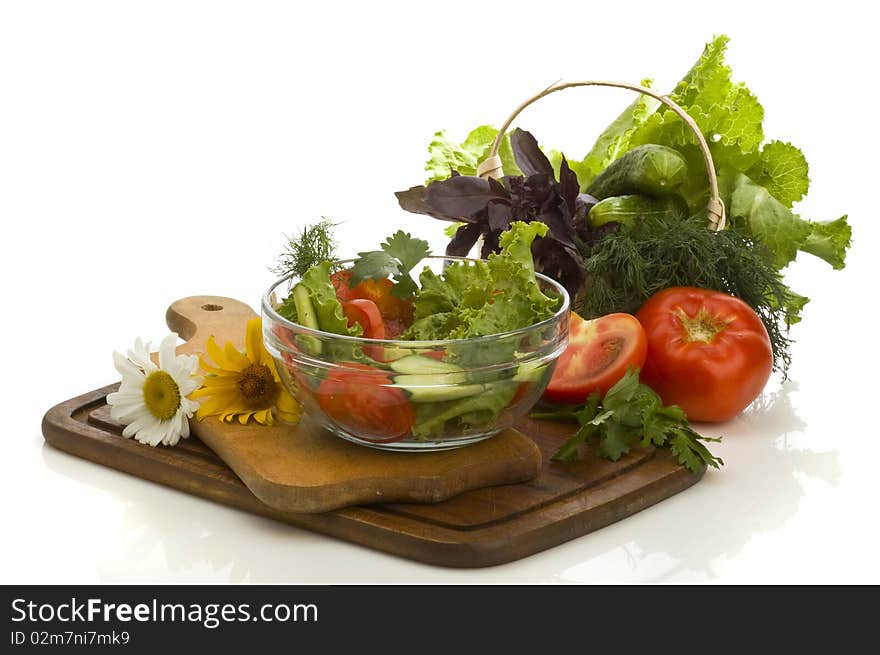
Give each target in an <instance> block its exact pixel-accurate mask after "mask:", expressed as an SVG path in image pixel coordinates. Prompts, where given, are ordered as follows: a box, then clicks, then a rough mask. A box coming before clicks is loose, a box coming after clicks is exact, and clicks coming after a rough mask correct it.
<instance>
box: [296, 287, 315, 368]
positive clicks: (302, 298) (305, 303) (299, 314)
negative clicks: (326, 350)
mask: <svg viewBox="0 0 880 655" xmlns="http://www.w3.org/2000/svg"><path fill="white" fill-rule="evenodd" d="M293 305H294V307H296V318H297V322H298V323H299V324H300V325H302V326H304V327H307V328H311V329H312V330H319V329H320V327H319V326H318V317H317V315H316V314H315V308H314V307H313V306H312V300H311V298H309V290H308V289H306V287H305V285H302V284H297V285H296V286H295V287H293ZM296 340H297V342H298V343H299V344H300V347H302V348H303V349H304V350H306V351H307V352H310V353H313V354H316V355H317V354H320V353H321V340H320V339H318V338H317V337H313V336H308V335H305V334H300V335H297V337H296Z"/></svg>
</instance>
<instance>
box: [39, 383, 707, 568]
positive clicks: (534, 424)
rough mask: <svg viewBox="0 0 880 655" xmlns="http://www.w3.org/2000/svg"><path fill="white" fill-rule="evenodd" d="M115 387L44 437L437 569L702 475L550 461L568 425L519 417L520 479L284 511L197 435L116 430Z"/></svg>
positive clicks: (537, 547) (554, 532)
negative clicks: (174, 441)
mask: <svg viewBox="0 0 880 655" xmlns="http://www.w3.org/2000/svg"><path fill="white" fill-rule="evenodd" d="M116 387H117V385H111V386H109V387H104V388H103V389H97V390H95V391H91V392H89V393H86V394H84V395H82V396H79V397H77V398H73V399H71V400H68V401H66V402H64V403H61V404H59V405H56V406H55V407H53V408H52V409H50V410H49V411H48V413H47V414H46V416H45V417H44V419H43V435H44V437H45V439H46V441H47V442H48V443H50V444H51V445H52V446H54V447H56V448H59V449H61V450H64V451H67V452H69V453H72V454H74V455H77V456H79V457H84V458H86V459H89V460H92V461H95V462H98V463H100V464H104V465H105V466H110V467H113V468H115V469H118V470H121V471H125V472H127V473H130V474H132V475H136V476H138V477H141V478H145V479H147V480H152V481H154V482H158V483H160V484H164V485H167V486H170V487H173V488H175V489H180V490H183V491H186V492H188V493H191V494H195V495H197V496H201V497H204V498H207V499H210V500H213V501H216V502H219V503H223V504H226V505H230V506H233V507H237V508H240V509H243V510H245V511H248V512H252V513H254V514H259V515H262V516H268V517H271V518H273V519H277V520H279V521H284V522H286V523H290V524H292V525H295V526H298V527H301V528H305V529H308V530H312V531H315V532H319V533H322V534H326V535H330V536H333V537H337V538H340V539H344V540H347V541H350V542H353V543H356V544H361V545H363V546H367V547H370V548H375V549H378V550H381V551H385V552H388V553H392V554H395V555H399V556H401V557H406V558H409V559H414V560H417V561H421V562H426V563H429V564H436V565H440V566H454V567H480V566H493V565H496V564H503V563H505V562H510V561H513V560H516V559H519V558H522V557H526V556H528V555H531V554H533V553H537V552H539V551H542V550H545V549H547V548H551V547H553V546H556V545H558V544H561V543H563V542H566V541H568V540H570V539H574V538H576V537H580V536H582V535H585V534H587V533H589V532H592V531H594V530H598V529H599V528H602V527H604V526H606V525H608V524H610V523H613V522H615V521H619V520H620V519H623V518H626V517H627V516H630V515H632V514H635V513H636V512H639V511H641V510H643V509H645V508H646V507H649V506H651V505H653V504H655V503H657V502H659V501H661V500H663V499H664V498H668V497H669V496H672V495H673V494H676V493H678V492H679V491H682V490H683V489H686V488H687V487H689V486H691V485H693V484H694V483H696V482H697V481H698V480H700V478H701V477H702V475H703V472H704V471H700V472H699V473H698V474H693V473H691V472H689V471H688V470H687V469H685V468H683V467H682V466H680V465H679V464H678V463H677V462H676V461H675V460H674V459H673V458H672V457H671V456H670V454H669V452H668V451H667V450H661V451H656V452H655V451H653V450H637V451H634V452H631V453H630V454H629V455H627V456H626V457H623V458H622V459H620V460H619V461H617V462H609V461H607V460H604V459H599V458H597V457H595V456H593V455H592V454H590V453H588V454H587V456H586V458H585V459H584V460H583V461H579V462H571V463H559V462H552V461H551V460H550V455H551V454H552V453H553V452H554V451H555V450H556V449H557V448H558V447H559V445H560V444H561V443H562V442H563V441H564V440H565V439H566V438H567V437H568V436H569V435H570V434H571V431H572V430H573V429H574V428H573V427H572V426H571V425H570V424H565V423H550V422H543V421H540V422H539V421H532V420H525V421H523V422H522V423H520V424H519V425H518V426H517V427H518V428H519V430H521V431H522V432H523V433H525V434H527V435H529V436H530V437H531V438H532V439H534V441H535V443H536V444H537V445H538V447H539V448H540V450H541V452H542V454H543V463H542V466H541V470H540V472H539V475H538V476H537V477H536V478H534V479H532V480H529V481H528V482H524V483H520V484H507V485H503V486H495V487H486V488H481V489H474V490H471V491H467V492H465V493H462V494H460V495H458V496H455V497H453V498H450V499H449V500H446V501H443V502H439V503H432V504H414V503H409V504H403V503H388V504H373V505H369V506H362V507H346V508H342V509H336V510H333V511H329V512H325V513H320V514H316V513H296V512H287V511H282V510H279V509H276V508H273V507H270V506H269V505H267V504H265V503H263V502H261V501H260V500H259V499H258V498H257V497H256V496H255V495H254V494H253V493H251V491H250V490H249V489H248V487H247V486H246V485H245V484H244V483H243V482H242V481H241V480H240V479H239V478H238V477H237V476H236V475H235V473H234V472H233V471H232V470H231V469H230V468H229V467H228V466H226V464H225V463H224V462H223V461H222V460H221V459H220V458H219V457H218V456H217V455H216V454H215V453H214V452H212V451H211V450H210V449H209V448H207V447H206V446H205V445H204V444H203V443H202V442H201V441H200V440H199V439H198V438H197V437H191V438H190V439H186V440H183V441H181V442H180V443H179V444H178V445H177V446H175V447H174V448H150V447H149V446H144V445H142V444H139V443H137V442H135V441H133V440H131V439H125V438H123V437H122V436H121V434H122V427H121V426H119V425H117V424H115V423H114V422H113V421H112V420H111V419H110V415H109V410H108V407H107V404H106V400H105V399H106V396H107V394H108V393H110V392H111V391H114V390H115V389H116ZM339 441H341V440H339ZM490 441H491V440H490ZM354 447H356V446H354ZM83 511H84V512H85V513H88V512H89V510H88V508H86V509H84V510H83Z"/></svg>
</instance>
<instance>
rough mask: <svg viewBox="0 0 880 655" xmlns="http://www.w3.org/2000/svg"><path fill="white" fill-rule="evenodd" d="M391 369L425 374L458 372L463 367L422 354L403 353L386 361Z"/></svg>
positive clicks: (404, 372) (406, 373) (403, 372)
mask: <svg viewBox="0 0 880 655" xmlns="http://www.w3.org/2000/svg"><path fill="white" fill-rule="evenodd" d="M388 365H389V366H390V367H391V370H393V371H395V372H397V373H402V374H404V375H427V374H434V373H460V372H461V371H462V370H463V369H462V368H461V367H460V366H456V365H455V364H450V363H448V362H441V361H439V360H436V359H433V358H432V357H426V356H424V355H405V356H404V357H401V358H400V359H396V360H394V361H393V362H388Z"/></svg>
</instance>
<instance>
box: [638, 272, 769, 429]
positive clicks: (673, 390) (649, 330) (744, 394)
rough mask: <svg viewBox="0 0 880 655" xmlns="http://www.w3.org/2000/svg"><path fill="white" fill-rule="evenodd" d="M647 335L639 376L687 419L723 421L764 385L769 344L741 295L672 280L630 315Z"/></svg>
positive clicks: (751, 310) (758, 319)
mask: <svg viewBox="0 0 880 655" xmlns="http://www.w3.org/2000/svg"><path fill="white" fill-rule="evenodd" d="M636 316H637V317H638V319H639V321H640V322H641V323H642V326H643V327H644V328H645V332H646V334H647V336H648V358H647V360H646V361H645V366H644V368H643V369H642V376H641V379H642V381H643V382H644V383H645V384H647V385H649V386H650V387H651V388H653V389H654V390H655V391H656V392H657V393H658V394H660V397H661V398H662V399H663V402H664V403H666V404H667V405H671V404H675V405H678V406H680V407H681V408H682V409H683V410H684V411H685V413H686V414H687V415H688V418H689V419H691V420H692V421H710V422H718V421H726V420H728V419H731V418H733V417H734V416H736V415H737V414H739V413H740V412H741V411H742V410H743V409H745V408H746V407H747V406H748V405H749V404H750V403H751V402H752V401H753V400H754V399H755V398H757V397H758V394H760V393H761V390H762V389H763V388H764V385H765V384H767V380H768V379H769V378H770V373H771V371H772V369H773V351H772V349H771V347H770V338H769V337H768V336H767V329H766V328H765V327H764V324H763V323H762V322H761V319H760V317H759V316H758V315H757V314H756V313H755V312H754V310H753V309H752V308H751V307H749V306H748V305H747V304H746V303H745V302H743V301H742V300H740V299H739V298H736V297H734V296H731V295H729V294H726V293H722V292H720V291H710V290H708V289H698V288H695V287H673V288H670V289H664V290H663V291H661V292H659V293H657V294H655V295H653V296H651V297H650V298H649V299H648V301H647V302H646V303H645V304H644V305H642V307H641V309H639V311H638V313H637V314H636Z"/></svg>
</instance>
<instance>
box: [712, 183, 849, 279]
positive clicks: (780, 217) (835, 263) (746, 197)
mask: <svg viewBox="0 0 880 655" xmlns="http://www.w3.org/2000/svg"><path fill="white" fill-rule="evenodd" d="M728 215H729V218H730V220H731V221H732V222H733V225H734V227H735V228H737V229H740V230H742V231H744V232H746V233H748V234H751V235H752V236H754V237H755V238H757V239H759V240H760V241H762V242H763V243H764V244H766V245H767V246H768V247H769V248H770V250H771V251H772V252H773V254H774V255H775V257H776V265H777V267H778V268H780V269H782V268H784V267H785V266H787V265H788V264H789V263H791V262H792V261H793V260H794V259H795V257H796V256H797V253H798V251H799V250H803V251H804V252H808V253H810V254H812V255H815V256H817V257H820V258H821V259H824V260H825V261H826V262H828V263H829V264H831V266H832V267H834V268H835V269H841V268H843V267H844V259H845V258H846V250H847V248H849V245H850V241H851V238H852V230H851V228H850V226H849V224H848V223H847V222H846V218H847V217H846V216H841V217H840V218H838V219H837V220H836V221H831V222H828V223H817V222H812V221H808V220H805V219H803V218H801V217H800V216H798V215H797V214H795V213H793V212H792V211H791V210H790V209H789V208H788V207H786V206H785V205H784V204H782V203H781V202H779V200H777V199H776V198H775V197H774V196H772V195H771V194H770V192H769V191H768V190H767V189H766V188H765V187H763V186H761V185H759V184H756V183H755V182H754V181H752V180H751V179H749V177H748V176H746V175H742V174H740V175H738V176H737V178H736V180H735V181H734V185H733V191H732V193H731V198H730V202H729V203H728Z"/></svg>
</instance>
